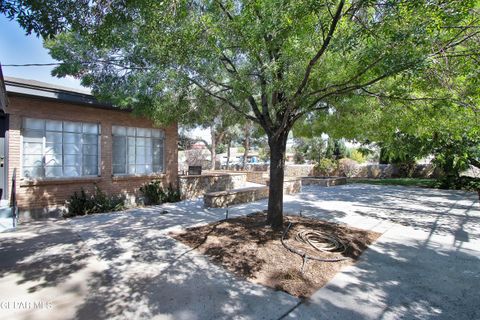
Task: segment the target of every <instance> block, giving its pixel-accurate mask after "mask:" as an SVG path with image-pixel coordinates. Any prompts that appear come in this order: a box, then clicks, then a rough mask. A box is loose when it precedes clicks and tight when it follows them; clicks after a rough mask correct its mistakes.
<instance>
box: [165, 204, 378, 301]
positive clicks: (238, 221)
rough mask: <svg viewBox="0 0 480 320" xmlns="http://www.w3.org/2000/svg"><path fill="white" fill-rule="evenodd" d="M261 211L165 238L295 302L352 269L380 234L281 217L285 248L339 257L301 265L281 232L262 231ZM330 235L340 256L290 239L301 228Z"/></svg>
mask: <svg viewBox="0 0 480 320" xmlns="http://www.w3.org/2000/svg"><path fill="white" fill-rule="evenodd" d="M265 218H266V216H265V214H264V213H262V212H259V213H254V214H250V215H248V216H245V217H240V218H234V219H228V220H222V221H218V222H215V223H211V224H208V225H205V226H200V227H193V228H188V229H186V230H185V231H182V232H180V233H172V234H171V236H172V237H173V238H175V239H177V240H179V241H181V242H183V243H185V244H186V245H188V246H190V247H192V248H194V249H196V250H198V251H199V252H201V253H202V254H205V255H207V256H209V257H210V258H211V260H213V262H215V263H217V264H219V265H222V266H223V267H224V268H226V269H227V270H229V271H231V272H233V273H234V274H236V275H238V276H240V277H243V278H246V279H248V280H249V281H252V282H254V283H259V284H262V285H265V286H268V287H271V288H275V289H277V290H283V291H285V292H288V293H289V294H291V295H294V296H297V297H309V296H310V295H311V294H312V293H314V292H315V291H317V290H318V289H319V288H321V287H322V286H324V285H325V284H326V283H327V282H328V281H329V280H330V279H331V278H333V276H334V275H335V274H336V273H337V272H339V271H340V269H342V268H343V267H345V266H348V265H351V264H353V263H354V262H355V261H356V260H357V259H358V258H359V257H360V255H361V254H362V252H363V251H364V250H365V249H366V248H367V246H368V245H370V244H371V243H372V242H374V241H375V240H376V239H377V238H378V237H379V236H380V233H377V232H372V231H366V230H362V229H356V228H351V227H347V226H345V225H339V224H335V223H331V222H326V221H322V220H318V219H313V218H307V217H300V216H291V215H288V216H285V227H287V225H288V222H292V227H291V228H290V230H289V232H288V234H287V236H286V237H285V240H286V243H287V244H289V245H291V246H294V247H295V248H297V249H300V250H302V251H303V252H306V253H307V254H308V255H314V256H318V257H322V258H337V257H344V258H346V259H345V260H342V261H338V262H321V261H315V260H310V259H309V260H307V262H306V264H305V267H304V272H303V273H302V272H301V269H302V264H303V258H302V257H301V256H299V255H298V254H295V253H292V252H290V251H289V250H287V249H286V248H285V247H284V246H283V245H282V243H281V237H282V232H280V231H273V230H272V229H271V228H268V227H266V226H265ZM305 228H308V229H312V230H317V231H322V232H327V233H330V234H332V235H334V236H336V237H338V239H340V240H341V241H343V242H344V243H345V244H346V245H347V249H346V250H345V252H343V253H341V254H339V253H330V252H319V251H316V250H314V249H313V248H312V247H311V246H310V245H308V244H305V243H302V242H299V241H297V240H295V235H296V233H297V232H298V231H300V230H302V229H305Z"/></svg>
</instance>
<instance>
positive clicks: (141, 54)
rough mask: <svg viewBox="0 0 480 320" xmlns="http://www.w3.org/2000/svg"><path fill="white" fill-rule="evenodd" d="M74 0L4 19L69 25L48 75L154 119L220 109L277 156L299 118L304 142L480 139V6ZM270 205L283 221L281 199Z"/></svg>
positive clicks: (52, 1) (23, 6) (209, 114)
mask: <svg viewBox="0 0 480 320" xmlns="http://www.w3.org/2000/svg"><path fill="white" fill-rule="evenodd" d="M75 3H76V2H73V1H72V0H67V1H64V0H47V1H39V0H26V1H13V0H12V1H2V2H1V7H0V11H1V12H3V13H5V12H7V15H8V14H9V15H10V17H11V18H15V19H17V21H19V22H20V23H21V24H22V25H23V26H24V27H25V28H26V29H27V30H32V25H33V26H34V27H35V26H36V25H37V26H39V28H38V29H37V28H33V30H45V29H46V30H49V29H50V30H51V31H52V32H58V31H59V30H68V31H67V32H65V33H62V34H59V35H57V36H56V37H55V39H54V40H51V41H47V42H46V43H45V46H46V47H47V48H48V49H49V50H50V53H51V55H52V57H53V58H55V59H57V60H59V61H60V62H61V65H60V66H58V67H56V68H55V69H54V71H53V73H54V75H56V76H66V75H72V76H76V77H78V78H80V79H81V81H82V83H83V84H84V85H87V86H90V87H91V88H92V91H93V93H94V94H95V95H96V96H97V97H98V98H100V99H104V100H108V101H110V102H112V103H113V104H115V105H117V106H120V107H132V108H134V110H135V112H138V113H141V114H143V115H146V116H149V117H150V118H152V119H154V120H155V121H157V122H163V123H168V122H174V121H184V122H195V121H199V122H203V121H204V119H212V118H215V117H214V116H215V115H216V114H218V113H219V110H228V112H231V113H232V114H235V115H236V116H237V117H238V118H239V119H245V118H248V119H250V120H252V121H254V122H256V123H257V124H258V125H260V126H261V127H262V128H263V129H264V131H265V133H266V135H267V136H268V143H269V145H270V147H271V151H272V153H273V152H275V153H276V154H272V155H271V158H272V161H274V160H275V159H278V156H279V155H281V154H282V153H284V152H285V150H282V149H285V147H284V146H285V141H286V137H287V135H288V133H289V131H290V130H291V128H292V127H293V125H294V124H295V123H296V122H297V121H299V120H300V121H302V125H303V127H304V128H308V130H310V131H313V132H314V134H312V136H319V134H321V133H323V132H325V133H328V135H329V136H331V137H332V138H347V139H354V138H356V139H357V140H360V141H363V140H367V139H368V140H369V141H375V142H385V141H386V140H388V138H385V139H384V137H385V136H391V135H392V134H393V133H395V132H398V131H400V132H404V133H407V134H410V135H415V136H416V137H420V138H422V141H424V140H423V138H429V137H431V136H432V135H433V132H434V131H437V132H450V133H454V132H455V131H457V130H458V128H464V127H468V128H471V130H477V131H478V129H475V128H478V127H479V124H478V121H479V120H478V118H479V117H478V105H479V101H480V98H479V97H480V94H479V93H480V85H479V80H478V79H480V76H479V68H480V67H479V66H480V64H479V63H478V52H479V44H480V34H479V33H478V32H477V29H476V28H470V27H469V26H476V25H477V24H478V22H477V20H478V9H479V2H478V0H462V1H445V0H430V1H424V0H409V1H400V0H392V1H354V0H336V1H331V0H282V1H272V0H258V1H241V0H238V1H233V0H226V1H190V0H179V1H151V0H137V1H113V2H112V1H94V2H92V1H83V0H82V1H80V3H79V5H78V8H77V7H75ZM7 6H10V9H9V8H7ZM5 8H6V9H5ZM55 23H59V24H60V25H59V26H58V27H57V26H56V25H55ZM52 25H53V27H52V28H50V27H51V26H52ZM466 26H467V27H466ZM432 123H433V124H432ZM432 129H434V130H432ZM273 146H277V148H273ZM278 146H279V147H278ZM335 149H337V148H335V147H334V148H333V151H332V152H331V155H332V157H334V158H335V159H340V158H342V157H343V156H348V155H346V154H343V153H342V152H341V151H340V150H335ZM279 181H280V180H279ZM277 183H281V182H277ZM272 187H273V186H272ZM276 187H280V186H279V185H277V186H276ZM270 194H271V195H272V200H273V198H274V195H273V193H270ZM280 199H281V197H278V198H275V199H274V200H275V201H280ZM269 208H270V210H269V213H268V214H269V220H270V221H275V226H276V227H278V226H281V225H282V219H278V217H280V218H281V216H282V211H281V209H278V208H282V206H281V204H279V203H275V205H274V206H269ZM273 208H277V209H276V210H273ZM271 215H274V216H275V219H271V218H272V216H271ZM272 223H273V222H272Z"/></svg>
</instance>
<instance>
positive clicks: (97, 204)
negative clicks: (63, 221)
mask: <svg viewBox="0 0 480 320" xmlns="http://www.w3.org/2000/svg"><path fill="white" fill-rule="evenodd" d="M67 209H68V213H67V214H65V216H66V217H74V216H77V215H79V216H83V215H85V214H93V213H102V212H112V211H120V210H123V209H125V197H123V196H115V195H114V196H108V195H107V194H106V193H104V192H103V191H101V190H100V188H99V187H98V186H95V191H94V193H93V194H88V193H87V192H86V191H85V190H84V189H83V188H82V189H81V190H80V194H78V193H77V192H75V193H74V194H73V195H72V196H71V197H70V200H68V201H67Z"/></svg>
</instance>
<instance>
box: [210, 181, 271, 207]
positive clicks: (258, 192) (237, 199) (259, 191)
mask: <svg viewBox="0 0 480 320" xmlns="http://www.w3.org/2000/svg"><path fill="white" fill-rule="evenodd" d="M265 198H268V187H266V186H265V187H253V188H244V189H241V190H227V191H219V192H210V193H207V194H205V195H204V196H203V203H204V206H205V207H207V208H225V207H228V206H230V205H235V204H240V203H247V202H253V201H257V200H261V199H265Z"/></svg>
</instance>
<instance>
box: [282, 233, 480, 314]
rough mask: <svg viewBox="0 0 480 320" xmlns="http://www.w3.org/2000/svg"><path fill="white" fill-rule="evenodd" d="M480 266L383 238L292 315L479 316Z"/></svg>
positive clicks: (472, 259)
mask: <svg viewBox="0 0 480 320" xmlns="http://www.w3.org/2000/svg"><path fill="white" fill-rule="evenodd" d="M478 265H479V259H478V256H474V255H470V254H467V253H464V252H457V251H452V250H447V249H442V248H441V247H439V246H434V245H425V242H423V241H412V242H410V243H401V242H388V243H386V242H380V243H377V244H376V245H375V246H374V247H371V248H370V249H369V250H367V251H366V252H365V253H364V255H362V257H361V258H360V262H358V263H357V264H356V265H354V266H351V267H348V268H346V269H345V270H344V271H343V272H342V273H341V274H339V275H338V276H337V277H335V278H334V279H333V280H332V281H331V282H329V283H328V284H327V285H326V286H325V287H324V288H322V289H321V290H319V291H318V292H317V293H315V294H314V295H313V296H312V297H311V299H310V301H309V302H308V303H307V304H306V305H302V306H300V307H298V308H297V309H296V310H295V311H294V312H292V313H291V315H290V317H291V318H296V317H298V318H301V319H318V318H325V319H367V318H368V319H433V318H434V319H478V318H479V317H480V311H479V310H478V294H477V291H478V287H479V285H480V278H479V277H478Z"/></svg>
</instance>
